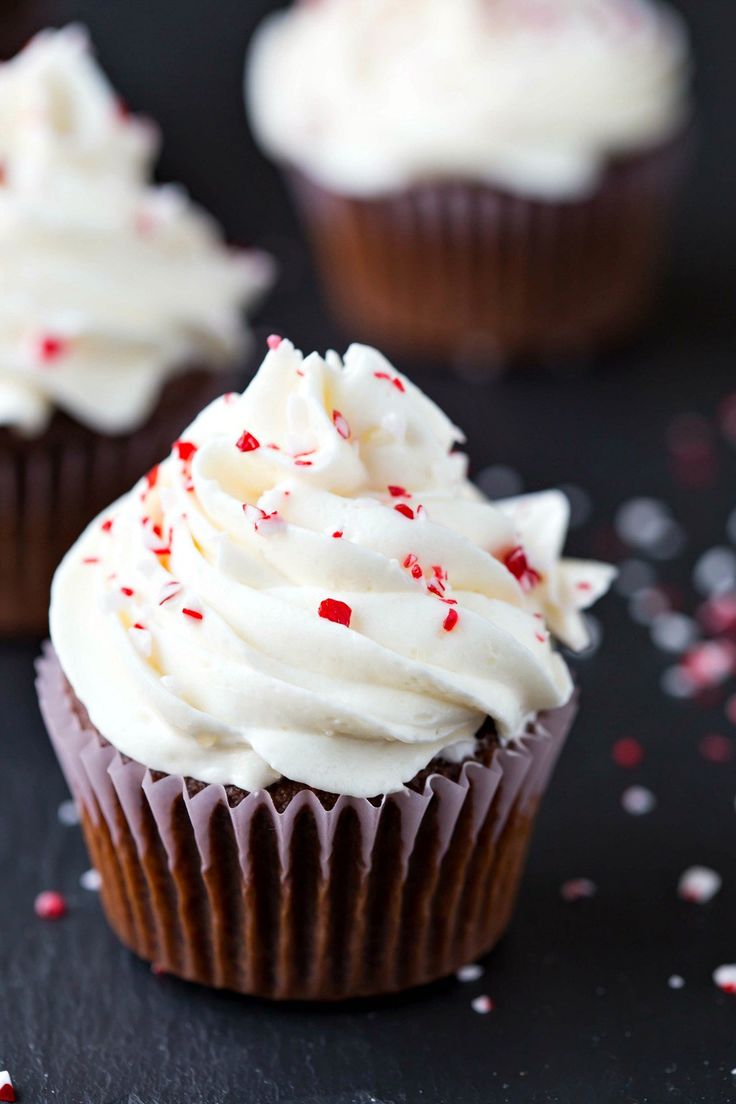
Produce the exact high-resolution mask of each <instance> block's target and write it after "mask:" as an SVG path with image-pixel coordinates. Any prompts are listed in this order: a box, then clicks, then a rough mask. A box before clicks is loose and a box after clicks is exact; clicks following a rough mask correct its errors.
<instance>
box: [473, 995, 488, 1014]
mask: <svg viewBox="0 0 736 1104" xmlns="http://www.w3.org/2000/svg"><path fill="white" fill-rule="evenodd" d="M470 1007H471V1008H472V1009H473V1011H474V1012H477V1013H478V1015H479V1016H487V1015H488V1013H489V1012H492V1011H493V1001H492V1000H491V998H490V997H487V996H482V997H475V999H474V1000H472V1001H471V1002H470Z"/></svg>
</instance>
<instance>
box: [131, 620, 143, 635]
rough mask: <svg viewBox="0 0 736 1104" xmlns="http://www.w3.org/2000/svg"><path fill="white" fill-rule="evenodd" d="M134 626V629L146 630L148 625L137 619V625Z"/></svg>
mask: <svg viewBox="0 0 736 1104" xmlns="http://www.w3.org/2000/svg"><path fill="white" fill-rule="evenodd" d="M133 628H134V629H140V630H141V632H145V631H146V626H145V625H143V624H141V622H140V621H136V623H135V625H133Z"/></svg>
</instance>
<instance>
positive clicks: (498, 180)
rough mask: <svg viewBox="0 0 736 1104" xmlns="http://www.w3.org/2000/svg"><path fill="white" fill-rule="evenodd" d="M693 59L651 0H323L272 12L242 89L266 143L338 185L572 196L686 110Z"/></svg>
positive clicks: (668, 128) (358, 189)
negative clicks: (434, 185) (457, 184)
mask: <svg viewBox="0 0 736 1104" xmlns="http://www.w3.org/2000/svg"><path fill="white" fill-rule="evenodd" d="M689 68H690V67H689V51H688V41H687V34H686V31H685V29H684V26H683V24H682V23H681V21H680V19H679V18H678V17H677V16H676V15H675V13H674V12H673V11H671V10H669V9H667V8H664V7H663V6H661V5H659V4H658V3H654V2H652V0H401V2H400V3H398V2H397V0H312V2H309V3H306V2H302V3H297V4H296V5H294V6H293V7H292V8H291V9H290V10H288V11H287V12H281V13H277V14H276V15H272V16H270V17H269V18H268V19H267V20H266V22H265V23H264V25H263V26H262V28H261V29H260V30H259V32H258V34H257V36H256V39H255V43H254V46H253V48H252V51H251V56H250V63H249V67H248V87H247V92H248V98H249V101H250V107H251V115H252V121H253V124H254V127H255V130H256V133H257V135H258V136H259V138H260V139H261V141H262V142H263V144H264V145H265V146H266V148H267V149H268V150H269V151H270V152H271V153H272V154H273V155H274V156H276V157H278V158H281V159H284V160H286V161H287V162H290V163H292V164H295V165H296V166H297V167H298V168H300V169H301V170H303V171H304V172H306V173H307V174H308V175H310V176H312V177H313V178H314V179H315V180H317V181H318V182H320V183H322V184H323V185H325V186H326V187H328V188H332V189H334V190H336V191H339V192H345V193H347V194H355V195H373V194H375V193H381V192H386V191H390V190H392V189H396V188H401V187H404V186H406V185H407V184H411V183H413V182H416V181H422V180H424V179H428V178H437V177H440V178H442V177H450V178H461V179H466V178H469V179H471V180H480V181H487V182H491V183H494V184H496V185H499V186H501V187H507V188H509V189H511V190H512V191H518V192H521V193H522V194H525V195H530V196H534V197H540V198H552V199H560V200H566V199H574V198H578V197H581V196H584V195H586V194H588V193H589V192H591V191H592V190H593V189H594V188H595V186H596V183H597V182H598V180H599V178H600V175H601V173H602V171H603V169H604V167H605V165H606V163H607V161H608V160H609V158H610V157H611V156H614V155H616V154H620V153H629V152H633V151H638V150H640V149H643V148H647V147H650V146H653V145H656V144H658V143H660V142H661V141H663V140H666V139H668V138H669V137H670V136H671V135H672V134H673V133H674V131H675V130H676V129H677V128H678V127H680V126H681V125H682V124H683V122H684V119H685V116H686V113H687V110H688V108H687V99H688V86H689Z"/></svg>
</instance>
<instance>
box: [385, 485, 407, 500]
mask: <svg viewBox="0 0 736 1104" xmlns="http://www.w3.org/2000/svg"><path fill="white" fill-rule="evenodd" d="M388 493H389V494H390V495H391V497H392V498H411V495H410V494H409V492H408V491H407V489H406V488H405V487H399V486H397V485H396V484H394V483H392V484H390V485H389V488H388Z"/></svg>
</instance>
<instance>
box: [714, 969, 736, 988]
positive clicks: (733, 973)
mask: <svg viewBox="0 0 736 1104" xmlns="http://www.w3.org/2000/svg"><path fill="white" fill-rule="evenodd" d="M713 981H714V982H715V983H716V985H717V986H718V988H719V989H722V990H723V992H724V993H736V965H735V964H733V963H727V964H725V965H723V966H718V967H717V968H716V969H715V970H714V971H713Z"/></svg>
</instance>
